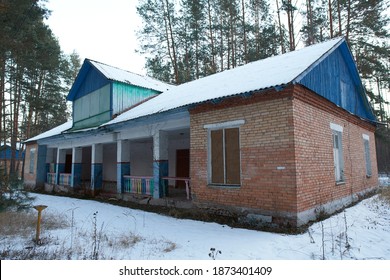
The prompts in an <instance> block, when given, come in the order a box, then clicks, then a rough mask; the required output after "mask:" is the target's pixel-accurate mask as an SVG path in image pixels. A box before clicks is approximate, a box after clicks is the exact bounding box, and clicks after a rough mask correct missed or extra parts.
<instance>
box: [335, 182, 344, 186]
mask: <svg viewBox="0 0 390 280" xmlns="http://www.w3.org/2000/svg"><path fill="white" fill-rule="evenodd" d="M340 185H345V181H337V182H336V186H340Z"/></svg>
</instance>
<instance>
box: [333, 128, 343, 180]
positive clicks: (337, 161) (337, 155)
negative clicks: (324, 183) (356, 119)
mask: <svg viewBox="0 0 390 280" xmlns="http://www.w3.org/2000/svg"><path fill="white" fill-rule="evenodd" d="M330 127H331V129H332V140H333V159H334V174H335V180H336V182H337V183H340V182H344V159H343V141H342V133H343V127H342V126H340V125H337V124H333V123H331V125H330Z"/></svg>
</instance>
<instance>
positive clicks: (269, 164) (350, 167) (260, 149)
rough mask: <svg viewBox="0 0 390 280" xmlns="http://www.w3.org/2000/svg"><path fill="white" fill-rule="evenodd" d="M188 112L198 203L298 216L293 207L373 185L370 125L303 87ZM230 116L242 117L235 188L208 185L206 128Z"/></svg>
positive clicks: (231, 118) (374, 170) (297, 208)
mask: <svg viewBox="0 0 390 280" xmlns="http://www.w3.org/2000/svg"><path fill="white" fill-rule="evenodd" d="M293 91H294V94H293ZM190 115H191V179H192V180H191V184H192V193H193V197H194V202H195V203H197V204H198V205H202V206H204V205H207V206H213V205H215V206H216V207H218V206H227V207H229V206H233V207H236V208H237V209H241V210H248V211H249V212H250V211H253V212H255V213H259V214H263V215H271V216H273V217H274V221H275V218H278V217H288V218H290V219H293V220H296V219H297V215H298V213H299V212H303V211H307V210H311V209H314V208H316V207H318V206H321V205H324V204H325V203H328V202H330V201H332V200H337V199H340V198H342V197H345V196H348V195H350V194H353V193H358V192H361V191H363V190H365V189H368V188H371V187H375V186H377V185H378V182H377V166H376V153H375V141H374V134H373V131H374V129H375V128H374V126H372V125H369V124H368V123H367V122H364V121H361V120H360V119H359V118H357V117H355V116H353V115H351V114H349V113H348V112H346V111H344V110H343V109H340V108H338V107H337V106H335V105H334V104H333V103H331V102H329V101H327V100H325V99H324V98H322V97H320V96H318V95H316V94H314V93H312V92H310V91H309V90H306V89H305V88H303V87H300V86H294V87H293V86H291V87H289V88H287V89H285V90H283V91H282V92H276V91H272V90H270V91H267V92H265V93H261V94H255V95H253V96H251V97H247V98H243V97H232V98H229V99H226V100H223V101H222V102H220V103H218V104H211V103H208V104H204V105H200V106H198V107H196V108H194V109H192V110H191V111H190ZM234 120H245V124H243V125H242V126H241V127H240V148H241V186H240V187H239V188H231V187H230V188H229V187H221V186H212V185H208V174H207V161H208V159H207V145H208V138H207V129H205V128H204V125H205V124H214V123H222V122H227V121H234ZM331 122H333V123H335V124H338V125H341V126H342V127H343V136H342V137H343V155H344V167H345V169H344V174H345V179H346V180H345V184H342V185H336V184H335V176H334V160H333V146H332V131H331V129H330V123H331ZM363 133H364V134H367V135H369V137H370V145H371V146H370V152H371V153H370V154H371V163H372V177H371V178H366V170H365V161H364V150H363V149H364V146H363V137H362V134H363Z"/></svg>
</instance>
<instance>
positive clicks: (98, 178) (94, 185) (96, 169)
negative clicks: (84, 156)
mask: <svg viewBox="0 0 390 280" xmlns="http://www.w3.org/2000/svg"><path fill="white" fill-rule="evenodd" d="M102 186H103V144H93V145H92V163H91V191H92V194H94V193H95V192H96V191H97V190H100V189H101V188H102Z"/></svg>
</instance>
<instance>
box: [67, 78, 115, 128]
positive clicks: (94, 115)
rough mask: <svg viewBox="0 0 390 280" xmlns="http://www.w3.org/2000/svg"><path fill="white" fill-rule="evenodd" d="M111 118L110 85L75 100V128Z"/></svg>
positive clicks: (89, 125) (92, 124)
mask: <svg viewBox="0 0 390 280" xmlns="http://www.w3.org/2000/svg"><path fill="white" fill-rule="evenodd" d="M110 119H111V114H110V85H106V86H104V87H102V88H100V89H98V90H95V91H93V92H91V93H89V94H88V95H85V96H83V97H81V98H79V99H77V100H75V101H74V102H73V129H80V128H87V127H92V126H96V125H99V124H102V123H104V122H107V121H109V120H110Z"/></svg>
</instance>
